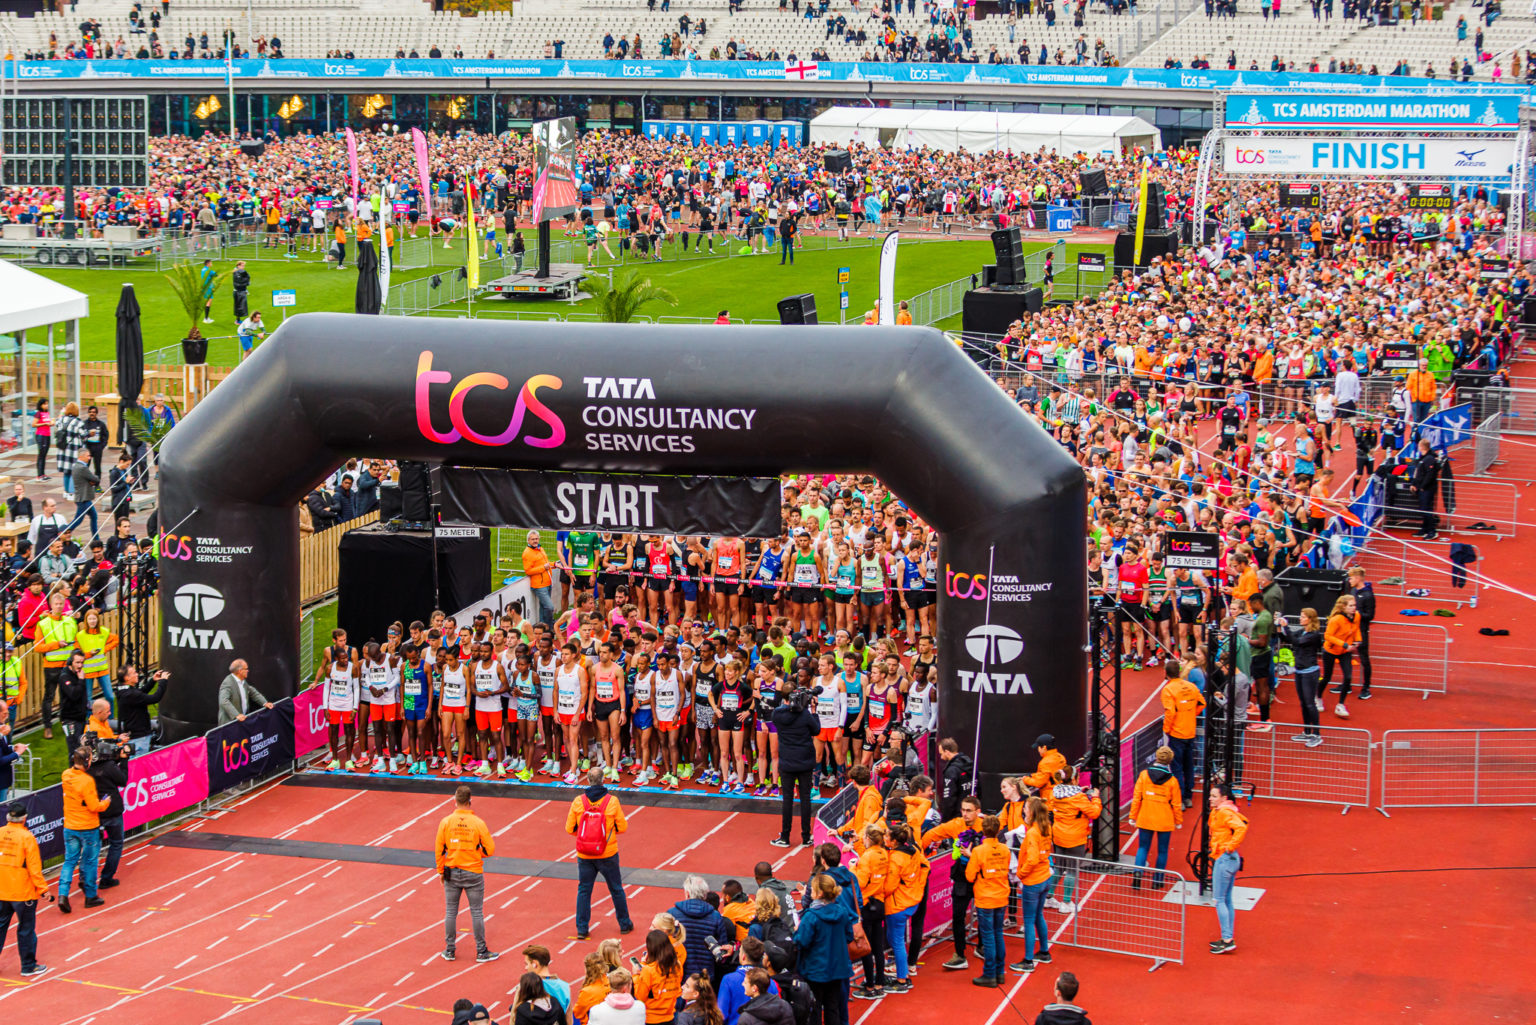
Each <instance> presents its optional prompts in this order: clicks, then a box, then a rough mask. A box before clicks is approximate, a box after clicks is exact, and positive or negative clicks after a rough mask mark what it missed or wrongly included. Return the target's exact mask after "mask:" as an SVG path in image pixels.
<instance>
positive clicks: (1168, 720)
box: [1163, 680, 1205, 740]
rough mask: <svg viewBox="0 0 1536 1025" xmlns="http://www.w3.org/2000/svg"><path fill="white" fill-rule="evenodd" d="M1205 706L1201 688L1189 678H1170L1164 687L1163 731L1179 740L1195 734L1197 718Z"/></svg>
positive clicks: (1192, 736) (1190, 737)
mask: <svg viewBox="0 0 1536 1025" xmlns="http://www.w3.org/2000/svg"><path fill="white" fill-rule="evenodd" d="M1204 707H1205V698H1204V697H1203V696H1201V694H1200V688H1199V687H1196V686H1195V685H1194V684H1192V683H1190V682H1189V681H1188V680H1169V681H1168V684H1167V686H1165V687H1164V688H1163V732H1164V733H1166V734H1168V736H1170V737H1177V738H1178V739H1179V740H1191V739H1193V738H1194V736H1195V720H1196V719H1198V718H1200V710H1201V709H1203V708H1204Z"/></svg>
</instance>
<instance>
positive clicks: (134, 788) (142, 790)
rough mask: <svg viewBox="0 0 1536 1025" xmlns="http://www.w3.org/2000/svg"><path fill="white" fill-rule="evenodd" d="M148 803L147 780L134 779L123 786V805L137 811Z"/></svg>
mask: <svg viewBox="0 0 1536 1025" xmlns="http://www.w3.org/2000/svg"><path fill="white" fill-rule="evenodd" d="M148 804H149V780H146V779H136V780H133V781H132V782H130V783H129V784H128V785H127V786H125V787H123V807H124V808H125V809H127V810H128V811H138V810H139V809H140V808H143V807H146V806H148Z"/></svg>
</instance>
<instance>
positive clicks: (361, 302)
mask: <svg viewBox="0 0 1536 1025" xmlns="http://www.w3.org/2000/svg"><path fill="white" fill-rule="evenodd" d="M383 305H384V297H383V295H382V293H381V292H380V290H379V256H378V253H376V252H375V251H374V248H373V239H371V238H363V239H358V240H357V306H356V311H357V312H358V313H372V314H377V313H378V312H379V308H380V307H381V306H383Z"/></svg>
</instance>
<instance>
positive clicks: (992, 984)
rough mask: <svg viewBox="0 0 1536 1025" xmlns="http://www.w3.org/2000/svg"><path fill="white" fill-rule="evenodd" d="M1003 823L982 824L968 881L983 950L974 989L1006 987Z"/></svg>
mask: <svg viewBox="0 0 1536 1025" xmlns="http://www.w3.org/2000/svg"><path fill="white" fill-rule="evenodd" d="M1001 832H1002V823H1001V822H999V821H998V818H997V816H996V815H988V816H986V817H984V818H983V819H982V820H981V835H982V841H981V842H980V843H978V844H976V845H975V846H974V847H972V848H971V855H970V858H969V859H967V860H966V863H965V881H966V882H968V883H970V884H971V892H972V894H973V895H974V897H975V900H976V934H977V935H976V938H977V940H979V941H980V943H979V945H980V947H981V963H982V967H981V974H980V975H978V976H977V977H976V978H974V979H972V980H971V984H972V985H976V986H985V987H987V988H989V989H996V988H998V987H999V986H1001V985H1002V984H1003V963H1004V962H1005V961H1006V960H1007V958H1006V957H1004V953H1005V949H1004V945H1003V912H1004V909H1005V908H1006V907H1007V906H1008V866H1009V864H1010V862H1011V861H1012V860H1013V858H1012V855H1011V854H1009V852H1008V848H1007V847H1004V846H1003V845H1002V844H1001V843H999V842H998V839H997V837H998V834H999V833H1001Z"/></svg>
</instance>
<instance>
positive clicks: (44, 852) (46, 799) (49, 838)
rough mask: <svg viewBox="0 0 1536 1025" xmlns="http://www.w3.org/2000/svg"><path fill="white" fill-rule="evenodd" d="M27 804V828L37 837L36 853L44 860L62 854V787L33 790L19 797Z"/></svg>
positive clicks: (56, 785)
mask: <svg viewBox="0 0 1536 1025" xmlns="http://www.w3.org/2000/svg"><path fill="white" fill-rule="evenodd" d="M19 800H20V801H21V803H22V804H25V805H26V806H27V830H28V831H29V832H31V834H32V835H33V836H34V837H36V838H37V849H38V854H39V855H40V856H41V857H42V859H43V861H44V862H47V861H48V860H49V859H50V858H62V857H63V856H64V787H63V786H61V785H60V784H58V783H55V784H54V785H53V786H51V787H44V788H43V789H42V790H35V791H33V792H32V793H30V794H28V795H27V796H26V797H22V798H19Z"/></svg>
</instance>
